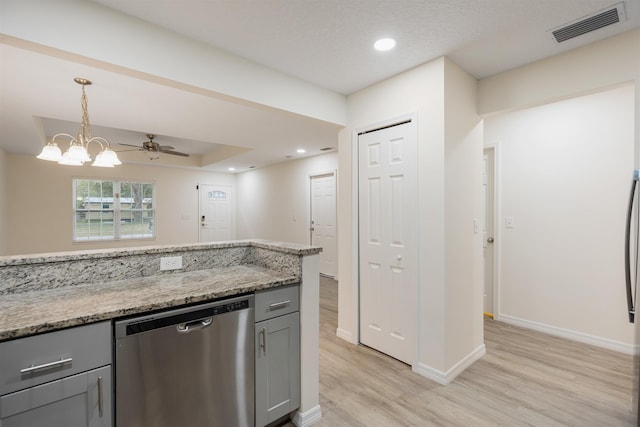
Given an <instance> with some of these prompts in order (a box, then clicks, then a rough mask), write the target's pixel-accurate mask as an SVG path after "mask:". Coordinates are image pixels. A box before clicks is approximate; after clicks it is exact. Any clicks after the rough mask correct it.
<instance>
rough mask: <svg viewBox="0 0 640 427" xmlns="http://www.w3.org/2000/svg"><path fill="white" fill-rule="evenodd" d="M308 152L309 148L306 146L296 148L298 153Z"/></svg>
mask: <svg viewBox="0 0 640 427" xmlns="http://www.w3.org/2000/svg"><path fill="white" fill-rule="evenodd" d="M306 152H307V150H305V149H304V148H298V149H297V150H296V153H298V154H302V153H306Z"/></svg>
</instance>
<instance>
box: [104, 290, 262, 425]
mask: <svg viewBox="0 0 640 427" xmlns="http://www.w3.org/2000/svg"><path fill="white" fill-rule="evenodd" d="M253 299H254V297H253V295H248V296H243V297H237V298H231V299H225V300H222V301H216V302H212V303H207V304H201V305H196V306H192V307H187V308H180V309H176V310H171V311H165V312H160V313H155V314H151V315H147V316H142V317H137V318H134V319H127V320H122V321H118V322H116V323H115V371H116V375H115V381H116V383H115V387H116V408H115V413H116V426H117V427H175V426H189V427H205V426H206V427H215V426H220V427H223V426H224V427H228V426H238V427H251V426H253V425H254V424H255V421H254V329H255V327H254V300H253Z"/></svg>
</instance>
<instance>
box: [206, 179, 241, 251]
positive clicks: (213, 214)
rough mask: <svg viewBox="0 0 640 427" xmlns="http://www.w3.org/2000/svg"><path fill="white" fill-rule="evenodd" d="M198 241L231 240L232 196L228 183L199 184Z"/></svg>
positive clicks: (233, 222)
mask: <svg viewBox="0 0 640 427" xmlns="http://www.w3.org/2000/svg"><path fill="white" fill-rule="evenodd" d="M199 191H200V203H199V204H200V236H199V237H200V241H201V242H217V241H221V240H233V239H234V238H235V230H234V224H235V221H234V214H235V209H234V197H233V187H231V186H229V185H210V184H200V185H199Z"/></svg>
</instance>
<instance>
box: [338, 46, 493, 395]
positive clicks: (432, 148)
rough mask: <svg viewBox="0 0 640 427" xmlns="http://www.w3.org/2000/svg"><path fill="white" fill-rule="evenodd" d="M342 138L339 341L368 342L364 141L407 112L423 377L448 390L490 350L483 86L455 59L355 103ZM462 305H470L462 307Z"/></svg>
mask: <svg viewBox="0 0 640 427" xmlns="http://www.w3.org/2000/svg"><path fill="white" fill-rule="evenodd" d="M347 103H348V117H349V126H348V127H347V128H345V129H344V130H342V131H341V132H340V141H339V154H340V160H339V168H340V176H339V187H338V188H339V190H338V192H339V201H338V202H339V204H340V207H341V208H340V211H339V217H338V224H339V236H338V239H339V240H338V248H339V252H340V261H341V263H340V265H341V266H344V267H346V268H344V267H341V268H340V274H339V282H338V283H339V298H338V303H339V307H338V331H337V333H338V335H339V336H340V337H342V338H344V339H346V340H349V341H352V342H357V340H358V278H357V252H356V248H357V214H356V212H357V209H356V201H357V192H356V191H355V183H356V182H357V172H356V171H357V163H356V161H357V156H356V150H357V147H356V146H357V135H356V132H357V131H359V130H365V129H371V128H373V127H375V126H376V125H377V124H381V123H389V122H390V121H392V120H393V119H394V118H396V117H399V116H402V115H405V114H407V113H412V112H415V113H417V120H418V144H419V146H418V162H419V166H418V168H419V177H418V191H419V195H418V217H419V219H420V225H419V229H418V230H416V233H417V234H418V241H419V242H420V243H419V247H418V256H419V260H420V265H419V267H418V268H419V271H418V275H419V278H418V295H417V304H418V337H417V341H418V342H417V344H418V349H417V355H416V363H415V364H414V370H416V371H418V372H420V373H421V374H423V375H425V376H428V377H430V378H432V379H434V380H436V381H439V382H442V383H446V382H448V381H450V380H451V379H453V378H454V377H455V375H457V374H458V373H459V371H460V370H461V369H463V368H464V367H465V366H467V365H468V364H469V363H471V362H472V361H473V360H474V358H475V357H478V355H479V354H481V352H483V351H484V345H483V333H482V305H481V292H482V289H481V282H480V280H481V274H480V271H481V270H478V268H479V267H480V268H481V266H480V262H481V261H480V260H481V256H482V253H481V241H480V237H479V236H480V235H479V234H474V233H473V219H474V218H480V214H481V212H480V211H481V200H480V195H481V180H480V171H481V162H482V139H481V138H482V132H481V124H480V119H479V117H478V116H477V114H476V112H475V105H476V82H475V80H474V79H473V78H471V77H470V76H469V75H467V74H466V73H465V72H464V71H462V70H461V69H460V68H459V67H457V66H456V65H455V64H453V63H452V62H450V61H449V60H447V59H445V58H440V59H437V60H434V61H431V62H429V63H427V64H424V65H422V66H419V67H416V68H414V69H412V70H409V71H407V72H404V73H402V74H400V75H398V76H395V77H393V78H390V79H388V80H386V81H383V82H381V83H379V84H376V85H373V86H371V87H369V88H367V89H364V90H362V91H360V92H357V93H355V94H353V95H350V96H349V97H348V99H347ZM459 298H462V300H459Z"/></svg>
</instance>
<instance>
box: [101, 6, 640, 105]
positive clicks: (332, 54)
mask: <svg viewBox="0 0 640 427" xmlns="http://www.w3.org/2000/svg"><path fill="white" fill-rule="evenodd" d="M96 1H97V2H99V3H101V4H103V5H105V6H107V7H110V8H114V9H116V10H119V11H122V12H124V13H126V14H128V15H132V16H136V17H138V18H140V19H142V20H145V21H148V22H151V23H154V24H157V25H159V26H161V27H165V28H168V29H171V30H173V31H175V32H177V33H180V34H183V35H186V36H189V37H192V38H194V39H197V40H200V41H203V42H206V43H208V44H211V45H214V46H216V47H219V48H222V49H225V50H227V51H230V52H233V53H235V54H237V55H239V56H242V57H244V58H247V59H250V60H252V61H255V62H258V63H260V64H263V65H266V66H268V67H271V68H274V69H276V70H279V71H282V72H284V73H286V74H289V75H292V76H296V77H298V78H300V79H302V80H305V81H308V82H311V83H313V84H316V85H318V86H321V87H324V88H328V89H331V90H333V91H336V92H339V93H342V94H350V93H353V92H355V91H357V90H359V89H362V88H364V87H366V86H369V85H371V84H373V83H376V82H378V81H380V80H383V79H385V78H388V77H390V76H393V75H395V74H397V73H399V72H401V71H404V70H407V69H409V68H412V67H414V66H416V65H419V64H422V63H425V62H427V61H429V60H431V59H434V58H437V57H439V56H442V55H447V56H449V57H450V58H451V59H452V60H454V62H456V63H457V64H458V65H460V66H461V67H462V68H464V69H465V70H466V71H467V72H469V73H470V74H472V75H473V76H475V77H476V78H483V77H487V76H490V75H493V74H496V73H499V72H502V71H505V70H508V69H511V68H515V67H517V66H520V65H523V64H526V63H529V62H532V61H535V60H538V59H541V58H544V57H547V56H551V55H555V54H558V53H560V52H562V51H565V50H569V49H573V48H575V47H578V46H581V45H584V44H588V43H591V42H593V41H594V40H596V39H601V38H606V37H609V36H612V35H614V34H617V33H620V32H624V31H627V30H629V29H632V28H637V27H639V26H640V4H639V2H638V1H637V0H631V1H626V2H625V6H626V9H627V11H628V16H629V19H628V20H627V21H626V22H624V23H622V24H617V25H614V26H611V27H609V28H604V29H601V30H598V31H597V32H595V33H592V34H590V35H586V36H583V37H581V38H579V39H574V40H571V41H568V42H565V43H563V44H561V45H559V44H557V43H556V42H555V41H554V40H553V38H552V37H551V35H550V34H549V32H548V30H550V29H554V28H557V27H559V26H562V25H564V24H567V23H569V22H572V21H575V20H577V19H580V18H582V17H584V16H586V15H589V14H592V13H594V12H597V11H599V10H601V9H603V8H607V7H610V6H612V5H614V4H616V2H615V0H614V1H612V0H534V1H532V0H322V1H319V0H315V1H313V0H312V1H307V0H263V1H238V0H222V1H221V0H199V1H196V0H193V1H176V0H136V1H130V0H96ZM380 37H393V38H395V39H396V40H397V42H398V44H397V47H396V49H395V50H393V51H392V52H387V53H379V52H376V51H374V50H373V48H372V45H373V42H374V41H375V40H376V39H377V38H380Z"/></svg>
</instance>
